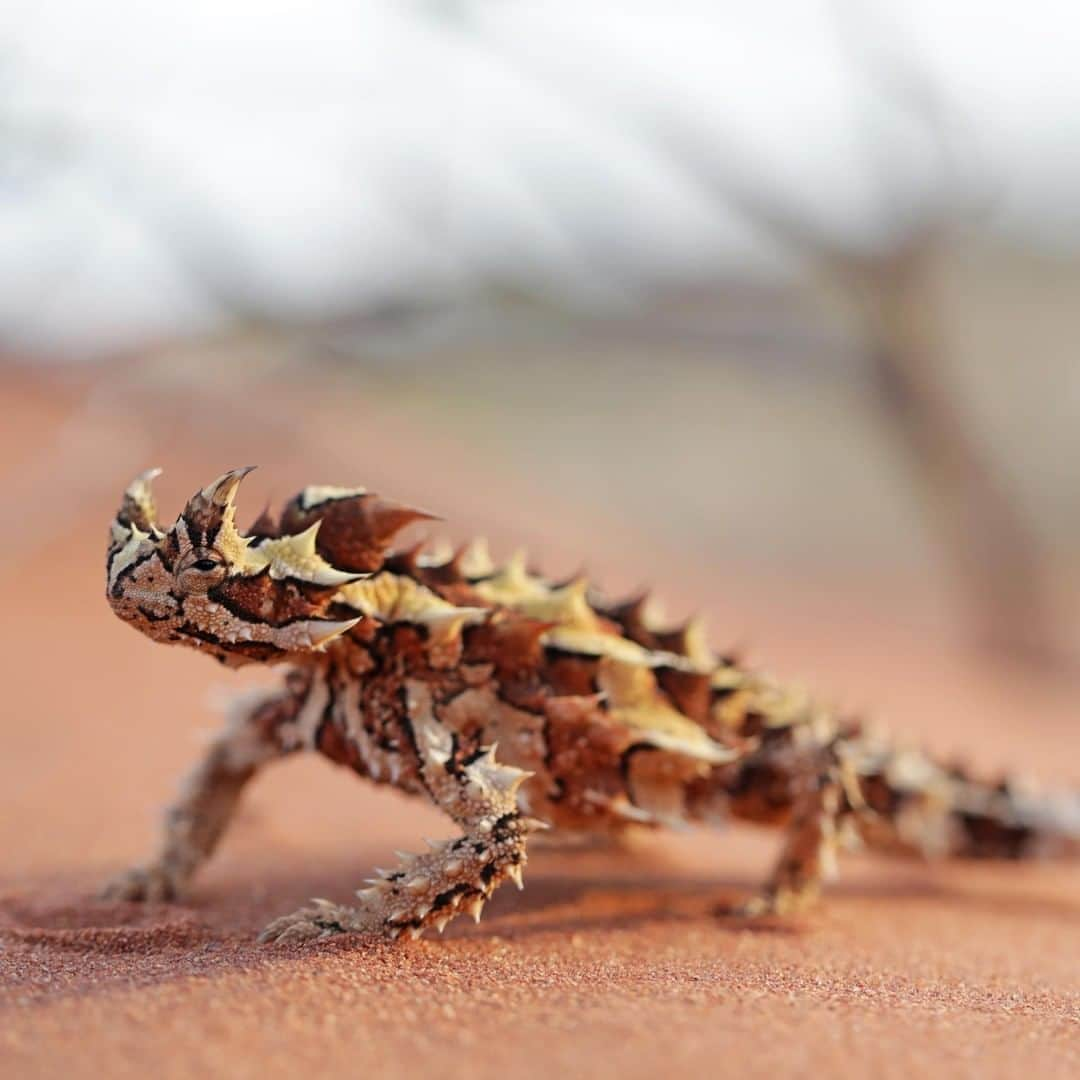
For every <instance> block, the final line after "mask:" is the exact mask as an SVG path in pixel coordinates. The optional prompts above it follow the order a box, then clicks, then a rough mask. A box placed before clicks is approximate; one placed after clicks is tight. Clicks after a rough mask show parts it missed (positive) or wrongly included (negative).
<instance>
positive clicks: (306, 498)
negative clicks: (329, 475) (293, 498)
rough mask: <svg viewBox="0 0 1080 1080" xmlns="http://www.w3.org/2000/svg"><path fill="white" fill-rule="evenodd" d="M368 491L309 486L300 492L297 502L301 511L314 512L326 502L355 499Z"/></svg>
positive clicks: (324, 485)
mask: <svg viewBox="0 0 1080 1080" xmlns="http://www.w3.org/2000/svg"><path fill="white" fill-rule="evenodd" d="M366 494H367V489H366V488H362V487H357V488H343V487H333V486H331V485H329V484H309V485H308V486H307V487H306V488H304V490H303V491H301V492H300V497H299V499H298V500H297V502H298V503H299V504H300V509H301V510H314V509H315V507H316V506H321V505H322V504H323V503H326V502H338V501H339V500H341V499H354V498H356V497H357V496H359V495H366Z"/></svg>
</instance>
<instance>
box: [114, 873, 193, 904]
mask: <svg viewBox="0 0 1080 1080" xmlns="http://www.w3.org/2000/svg"><path fill="white" fill-rule="evenodd" d="M180 893H181V886H180V884H179V882H178V881H177V880H176V877H175V875H173V874H171V873H170V872H169V871H168V870H166V869H165V868H164V867H163V866H154V865H150V866H136V867H133V868H132V869H130V870H125V871H124V872H123V873H122V874H118V875H117V876H116V877H114V878H112V880H110V881H108V882H106V883H105V886H104V888H102V889H101V891H100V893H99V894H98V895H99V896H100V897H101V899H102V900H141V901H146V902H149V903H160V902H163V901H166V900H175V899H177V897H179V895H180Z"/></svg>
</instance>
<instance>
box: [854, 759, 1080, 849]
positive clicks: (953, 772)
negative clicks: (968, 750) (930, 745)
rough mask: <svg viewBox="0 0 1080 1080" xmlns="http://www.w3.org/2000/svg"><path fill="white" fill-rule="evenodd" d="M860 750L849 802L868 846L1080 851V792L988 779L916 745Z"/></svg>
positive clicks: (876, 847) (882, 847) (855, 762)
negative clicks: (915, 748) (940, 762)
mask: <svg viewBox="0 0 1080 1080" xmlns="http://www.w3.org/2000/svg"><path fill="white" fill-rule="evenodd" d="M860 756H862V755H856V760H855V761H854V762H853V764H854V765H855V768H854V770H852V772H853V774H854V775H853V776H852V778H851V782H849V785H848V786H849V788H853V790H852V791H850V792H849V795H848V803H849V805H850V806H851V808H852V810H853V811H854V814H853V818H854V820H855V821H856V822H857V824H858V830H859V833H860V834H861V837H862V839H863V841H864V843H865V844H866V845H867V846H868V847H871V848H874V849H877V850H885V851H894V852H897V853H910V854H918V855H922V856H927V857H949V858H967V859H1037V858H1078V857H1080V792H1071V793H1065V792H1063V793H1060V794H1048V793H1046V792H1038V791H1035V790H1032V789H1031V788H1029V787H1027V786H1025V785H1021V784H1018V783H1016V782H1013V781H1001V782H999V783H987V782H985V781H980V780H978V779H975V778H973V777H971V776H969V775H968V773H967V771H966V770H964V769H962V768H958V767H951V768H950V767H945V766H941V765H938V764H936V763H934V762H933V761H932V760H930V759H929V758H927V757H925V756H924V755H922V754H920V753H917V752H914V751H892V752H879V753H877V754H874V755H871V756H870V760H867V759H866V758H865V757H863V759H862V760H858V757H860ZM859 803H861V806H860V805H858V804H859Z"/></svg>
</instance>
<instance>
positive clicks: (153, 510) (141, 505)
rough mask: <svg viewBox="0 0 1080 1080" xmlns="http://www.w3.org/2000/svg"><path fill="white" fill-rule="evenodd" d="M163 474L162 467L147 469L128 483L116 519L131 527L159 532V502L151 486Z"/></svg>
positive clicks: (146, 531)
mask: <svg viewBox="0 0 1080 1080" xmlns="http://www.w3.org/2000/svg"><path fill="white" fill-rule="evenodd" d="M160 475H161V469H147V470H146V472H144V473H139V475H138V476H136V477H135V479H134V480H132V481H131V483H130V484H128V486H127V488H126V490H125V491H124V498H123V500H122V501H121V503H120V509H119V510H118V511H117V512H116V520H117V521H118V522H119V523H120V524H121V525H126V526H128V527H129V528H130V527H131V526H134V527H135V528H137V529H141V530H142V531H143V532H144V533H150V534H153V533H158V532H160V529H158V523H157V502H156V501H155V499H154V491H153V487H152V486H151V485H152V483H153V481H154V480H155V479H156V478H157V477H159V476H160Z"/></svg>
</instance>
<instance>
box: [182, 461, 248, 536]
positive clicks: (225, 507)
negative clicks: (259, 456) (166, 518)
mask: <svg viewBox="0 0 1080 1080" xmlns="http://www.w3.org/2000/svg"><path fill="white" fill-rule="evenodd" d="M254 468H255V466H254V465H245V466H244V467H243V468H240V469H230V470H229V472H227V473H225V474H224V475H223V476H219V477H218V478H217V479H216V480H215V481H214V482H213V483H212V484H208V485H207V486H206V487H204V488H203V489H202V491H200V492H198V493H197V494H195V495H193V496H192V497H191V498H190V499H189V500H188V503H187V506H185V507H184V512H183V513H182V514H181V517H182V518H183V519H184V522H185V524H186V525H187V528H188V532H189V534H190V535H191V537H192V540H193V542H195V543H206V544H208V543H212V542H214V540H215V539H219V538H220V539H219V542H220V540H230V539H235V540H237V541H239V540H240V534H239V533H238V532H237V530H236V491H237V489H238V488H239V487H240V481H241V480H243V479H244V477H245V476H247V474H248V473H249V472H251V471H252V470H253V469H254Z"/></svg>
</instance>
